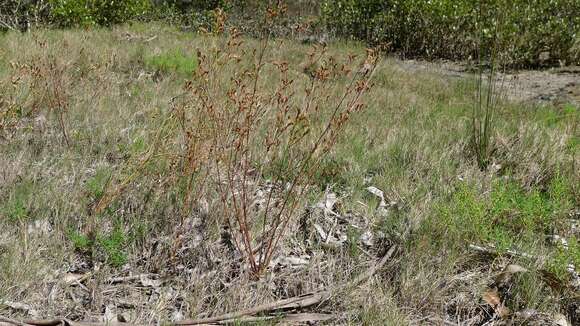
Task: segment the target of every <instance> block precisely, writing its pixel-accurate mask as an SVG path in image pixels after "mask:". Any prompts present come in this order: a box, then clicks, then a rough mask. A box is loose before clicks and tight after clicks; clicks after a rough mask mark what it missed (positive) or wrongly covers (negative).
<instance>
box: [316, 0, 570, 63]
mask: <svg viewBox="0 0 580 326" xmlns="http://www.w3.org/2000/svg"><path fill="white" fill-rule="evenodd" d="M321 12H322V17H321V19H322V20H323V22H324V24H325V26H326V27H327V28H328V29H329V30H330V31H331V32H332V33H333V34H335V35H337V36H347V37H352V38H357V39H363V40H366V41H369V42H372V43H382V42H385V43H390V44H391V47H392V49H394V50H396V51H398V52H401V53H402V54H404V55H406V56H427V57H431V58H434V57H437V58H447V59H467V58H469V57H470V56H472V57H473V56H474V55H475V52H476V49H477V48H478V47H477V40H478V39H480V36H481V35H480V34H483V35H482V36H483V39H484V40H485V42H487V44H485V43H484V44H483V45H484V46H486V47H488V48H489V44H490V43H491V42H494V43H496V44H499V45H500V46H502V47H503V50H505V51H504V53H508V54H509V55H508V57H507V59H508V60H509V62H510V63H512V64H520V65H537V64H545V63H559V62H558V60H563V61H565V62H566V63H578V62H579V59H580V58H579V57H578V55H577V51H574V50H573V47H574V43H575V42H578V38H579V36H580V34H579V28H580V18H579V17H580V2H578V1H575V0H553V1H547V0H531V1H530V0H513V1H508V0H490V1H470V0H429V1H428V0H411V1H409V0H390V1H380V0H325V1H324V3H323V4H322V8H321ZM496 30H497V39H493V38H494V37H493V36H494V35H495V33H493V32H494V31H496Z"/></svg>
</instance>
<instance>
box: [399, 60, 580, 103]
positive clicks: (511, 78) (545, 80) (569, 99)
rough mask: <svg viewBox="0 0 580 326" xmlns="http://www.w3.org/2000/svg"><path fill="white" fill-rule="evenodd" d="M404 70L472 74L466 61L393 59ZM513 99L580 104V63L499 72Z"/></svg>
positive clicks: (453, 74) (460, 76) (459, 76)
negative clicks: (567, 65) (568, 65)
mask: <svg viewBox="0 0 580 326" xmlns="http://www.w3.org/2000/svg"><path fill="white" fill-rule="evenodd" d="M396 62H397V64H398V65H399V66H400V67H401V68H402V69H403V70H406V71H412V72H432V73H436V74H442V75H444V76H448V77H450V78H465V77H468V76H470V75H471V72H470V71H469V68H468V65H467V64H463V63H457V62H427V61H418V60H403V61H396ZM498 79H499V80H500V81H501V80H503V82H504V89H505V94H506V95H507V96H508V97H509V98H510V99H512V100H515V101H522V102H527V103H530V102H532V103H533V102H535V103H537V104H553V105H556V106H561V105H565V104H572V105H575V106H578V105H580V67H578V66H570V67H561V68H550V69H544V70H520V71H509V72H506V73H503V74H500V75H499V76H498Z"/></svg>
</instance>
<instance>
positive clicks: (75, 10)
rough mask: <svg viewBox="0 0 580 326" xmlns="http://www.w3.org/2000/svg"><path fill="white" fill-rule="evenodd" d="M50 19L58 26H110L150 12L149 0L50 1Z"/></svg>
mask: <svg viewBox="0 0 580 326" xmlns="http://www.w3.org/2000/svg"><path fill="white" fill-rule="evenodd" d="M50 5H51V8H50V18H51V20H52V21H53V22H54V23H55V24H57V25H60V26H78V25H81V26H82V25H111V24H116V23H122V22H124V21H127V20H129V19H132V18H135V17H137V16H139V15H144V14H146V13H148V12H150V11H151V9H152V2H151V0H122V1H120V0H112V1H111V0H50Z"/></svg>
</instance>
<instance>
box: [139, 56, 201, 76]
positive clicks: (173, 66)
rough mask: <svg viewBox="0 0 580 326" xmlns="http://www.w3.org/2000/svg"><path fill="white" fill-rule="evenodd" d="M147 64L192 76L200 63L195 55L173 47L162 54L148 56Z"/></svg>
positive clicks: (164, 70)
mask: <svg viewBox="0 0 580 326" xmlns="http://www.w3.org/2000/svg"><path fill="white" fill-rule="evenodd" d="M145 64H146V65H147V66H148V67H151V68H153V69H155V70H157V71H161V72H176V73H178V74H182V75H185V76H191V74H192V73H193V72H194V71H195V70H196V69H197V64H198V63H197V57H196V56H195V55H189V54H185V53H184V51H182V50H180V49H173V50H171V51H168V52H165V53H162V54H158V55H153V56H148V57H146V58H145Z"/></svg>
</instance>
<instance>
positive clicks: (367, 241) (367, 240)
mask: <svg viewBox="0 0 580 326" xmlns="http://www.w3.org/2000/svg"><path fill="white" fill-rule="evenodd" d="M360 242H362V244H364V245H365V246H367V247H372V246H373V244H374V241H373V233H372V232H371V231H368V230H367V231H365V232H364V233H363V234H361V236H360Z"/></svg>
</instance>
